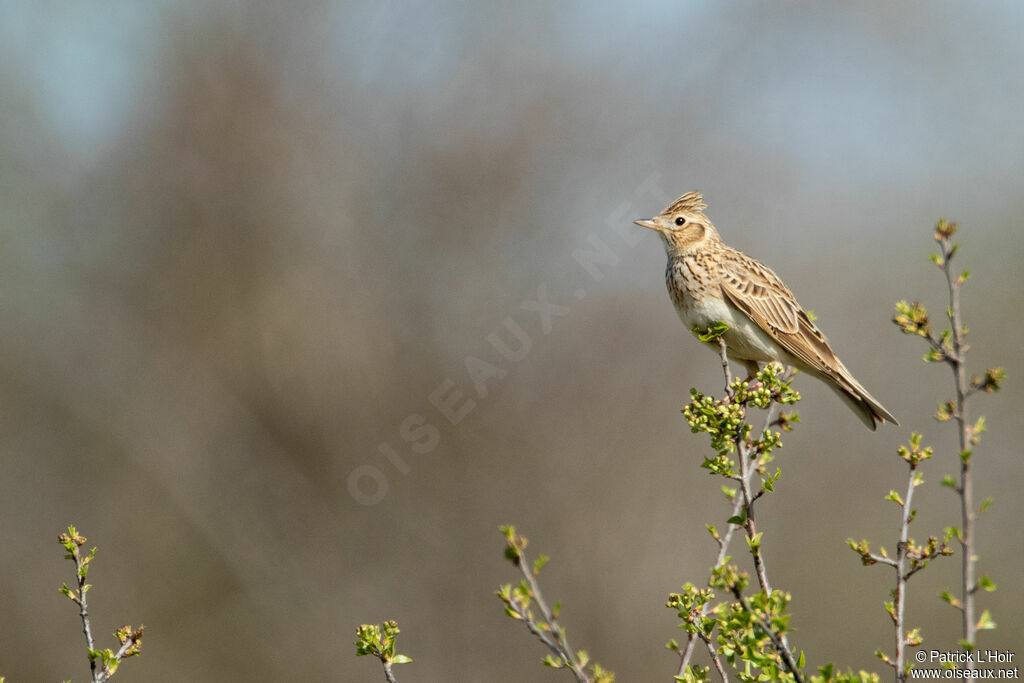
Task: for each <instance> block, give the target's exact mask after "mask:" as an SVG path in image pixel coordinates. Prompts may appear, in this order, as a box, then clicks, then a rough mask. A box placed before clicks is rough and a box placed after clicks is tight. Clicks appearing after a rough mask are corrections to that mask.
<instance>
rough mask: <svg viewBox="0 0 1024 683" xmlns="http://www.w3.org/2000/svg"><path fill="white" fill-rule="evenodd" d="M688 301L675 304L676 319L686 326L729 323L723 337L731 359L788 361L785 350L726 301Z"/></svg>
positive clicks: (708, 298) (790, 362)
mask: <svg viewBox="0 0 1024 683" xmlns="http://www.w3.org/2000/svg"><path fill="white" fill-rule="evenodd" d="M687 303H689V304H690V305H688V306H683V307H679V308H677V309H676V310H677V311H678V313H679V319H680V320H682V321H683V325H685V326H686V329H687V330H690V329H693V328H694V327H698V328H700V329H707V328H709V327H711V326H712V325H714V324H715V323H717V322H723V323H725V324H726V325H728V326H729V331H728V332H726V333H725V334H724V335H723V337H724V338H725V346H726V349H727V351H728V354H729V357H730V358H732V359H733V360H738V361H745V360H756V361H759V362H762V363H766V362H770V361H779V362H780V363H783V364H786V365H791V364H792V359H791V358H790V356H789V354H788V353H786V352H785V351H784V350H783V349H782V348H780V347H779V345H778V344H777V343H775V342H774V341H773V340H772V338H771V337H769V336H768V333H766V332H765V331H764V330H762V329H761V328H760V327H759V326H758V325H757V323H755V322H754V321H753V320H751V319H750V318H748V317H747V316H746V314H745V313H743V312H742V311H740V310H739V309H737V308H735V307H734V306H732V305H730V304H728V303H726V302H725V301H724V300H722V299H718V298H715V297H712V296H706V297H704V299H703V300H702V301H701V302H700V304H697V303H696V302H694V301H692V300H690V301H688V302H687Z"/></svg>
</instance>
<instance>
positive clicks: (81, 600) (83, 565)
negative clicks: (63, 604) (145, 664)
mask: <svg viewBox="0 0 1024 683" xmlns="http://www.w3.org/2000/svg"><path fill="white" fill-rule="evenodd" d="M57 541H58V542H59V543H60V544H61V545H62V546H64V550H66V551H67V554H66V555H65V557H66V558H67V559H69V560H72V561H73V562H74V563H75V590H72V589H70V588H68V585H67V584H66V583H65V584H64V585H63V586H61V589H60V592H61V593H62V594H64V595H65V596H67V597H68V598H69V599H70V600H71V601H72V602H74V603H75V604H76V605H78V614H79V617H80V618H81V619H82V633H84V634H85V644H86V647H87V648H88V653H89V673H90V677H91V678H92V680H93V683H104V681H107V680H110V678H111V676H113V675H114V673H116V672H117V668H118V666H119V665H120V664H121V662H122V661H123V660H124V659H127V658H128V657H134V656H135V655H137V654H139V652H140V651H141V648H142V634H143V631H144V630H145V627H144V626H140V627H139V628H138V629H137V630H136V629H133V628H132V627H131V626H122V627H121V628H119V629H118V630H117V631H116V632H115V633H114V635H115V636H117V638H118V640H119V641H120V643H121V647H120V648H118V650H117V652H114V651H112V650H109V649H107V650H103V651H97V650H96V645H95V641H94V640H93V637H92V627H91V625H90V623H89V607H88V598H87V594H88V592H89V589H90V588H91V586H90V585H89V584H88V583H87V582H86V577H87V576H88V574H89V563H90V562H92V560H93V558H94V557H95V556H96V548H93V549H92V550H90V551H89V554H87V555H83V554H82V552H81V548H82V546H83V545H85V541H86V538H85V537H84V536H82V535H80V534H79V533H78V531H77V529H75V527H73V526H69V527H68V530H67V533H63V534H61V535H60V537H58V539H57Z"/></svg>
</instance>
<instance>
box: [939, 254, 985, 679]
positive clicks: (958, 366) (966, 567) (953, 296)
mask: <svg viewBox="0 0 1024 683" xmlns="http://www.w3.org/2000/svg"><path fill="white" fill-rule="evenodd" d="M940 244H941V246H942V252H943V254H942V256H943V262H942V270H943V272H944V273H945V275H946V284H947V286H948V288H949V322H950V326H951V327H952V336H951V339H952V342H953V354H952V355H948V354H947V355H946V361H947V363H948V364H949V366H950V369H951V370H952V371H953V379H954V381H955V383H956V415H955V417H956V421H957V427H958V430H957V431H958V432H959V434H958V436H959V440H960V453H961V457H960V486H959V489H958V491H957V492H958V493H959V494H960V517H961V523H962V526H963V529H962V533H963V537H962V539H961V546H962V550H963V552H962V556H963V559H962V562H963V572H962V578H963V582H962V585H961V586H962V591H963V636H964V640H966V641H967V642H968V643H971V645H973V644H974V640H975V637H976V634H975V626H976V622H975V619H974V592H975V578H974V576H975V563H976V562H977V558H976V557H975V555H974V520H975V515H974V483H973V480H972V479H971V462H970V458H965V457H963V454H964V453H966V452H967V450H968V448H969V447H970V443H969V442H970V434H969V430H970V427H969V426H968V422H967V395H968V392H969V387H968V383H967V368H966V367H965V362H964V356H965V354H966V352H967V345H966V344H965V343H964V331H963V322H962V320H961V318H960V282H959V276H958V275H955V274H954V272H953V268H952V266H951V261H952V259H953V254H954V252H955V249H954V248H953V246H952V244H951V241H950V237H943V238H942V239H941V241H940ZM967 668H968V669H974V662H967Z"/></svg>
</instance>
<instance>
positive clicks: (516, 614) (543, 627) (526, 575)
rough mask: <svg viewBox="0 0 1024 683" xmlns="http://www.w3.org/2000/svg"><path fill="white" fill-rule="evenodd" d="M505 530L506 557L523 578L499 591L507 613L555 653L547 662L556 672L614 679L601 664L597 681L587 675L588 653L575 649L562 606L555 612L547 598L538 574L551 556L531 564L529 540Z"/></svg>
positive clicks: (587, 680)
mask: <svg viewBox="0 0 1024 683" xmlns="http://www.w3.org/2000/svg"><path fill="white" fill-rule="evenodd" d="M501 531H502V533H503V534H504V536H505V541H506V543H507V547H506V549H505V557H506V558H507V559H508V560H509V561H510V562H511V563H512V564H514V565H515V566H516V567H518V568H519V572H520V574H522V577H523V580H522V582H521V583H520V585H519V586H518V587H516V588H513V587H512V586H511V585H505V586H502V587H501V589H499V590H498V591H497V592H496V595H497V596H498V597H499V598H500V599H501V601H502V602H503V603H505V613H506V614H507V615H508V616H510V617H512V618H513V619H517V620H519V621H522V622H523V623H524V624H525V625H526V628H527V630H529V631H530V633H532V634H533V635H534V636H536V637H537V639H538V640H540V642H541V643H543V644H544V646H545V647H547V648H548V649H549V650H550V651H551V654H550V655H549V656H548V657H547V658H545V660H544V663H545V664H546V665H547V666H550V667H552V668H556V669H558V668H567V669H569V670H570V671H571V672H572V674H573V676H575V678H576V680H577V682H578V683H591V681H592V680H593V681H611V680H613V678H612V677H611V674H610V672H608V671H605V670H604V669H602V668H601V667H599V666H598V665H597V664H594V665H593V670H594V676H593V678H592V677H590V676H588V675H587V673H586V666H587V663H588V661H589V659H588V657H587V654H586V653H585V652H582V651H581V652H579V653H577V652H575V651H574V650H573V649H572V647H571V646H570V645H569V638H568V636H566V633H565V628H563V627H562V626H561V625H560V624H559V623H558V613H559V610H560V608H559V605H558V604H555V606H554V608H553V609H552V608H551V607H550V606H549V605H548V603H547V601H546V600H545V599H544V595H543V594H542V593H541V590H540V584H539V583H538V582H537V574H538V573H539V572H540V569H541V567H543V566H544V564H545V563H546V562H547V557H546V556H543V555H542V556H541V557H540V558H539V559H538V560H537V561H535V562H533V563H532V564H531V563H530V562H529V561H528V560H527V558H526V552H525V550H526V543H527V541H526V538H525V537H523V536H521V535H517V534H516V532H515V528H514V527H512V526H504V527H502V528H501ZM531 602H533V603H535V604H536V605H537V608H538V609H539V610H540V613H541V619H540V620H538V619H537V618H536V617H535V616H534V614H533V612H532V610H531V609H530V603H531Z"/></svg>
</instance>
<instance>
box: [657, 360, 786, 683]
mask: <svg viewBox="0 0 1024 683" xmlns="http://www.w3.org/2000/svg"><path fill="white" fill-rule="evenodd" d="M722 370H723V373H724V374H725V382H726V391H727V392H728V391H730V389H729V385H730V384H732V373H731V372H730V371H729V363H728V360H726V362H725V363H724V364H723V365H722ZM774 410H775V406H774V405H772V406H771V407H769V408H768V414H767V415H766V416H765V420H764V427H763V428H762V429H761V431H762V432H764V431H765V430H767V429H769V428H770V427H771V425H772V421H773V420H774ZM753 473H754V468H752V467H751V468H749V469H748V470H747V473H746V479H747V481H748V482H749V481H750V477H751V476H752V475H753ZM744 505H745V504H744V500H743V498H742V497H737V498H736V500H735V502H734V503H733V506H732V514H731V515H730V517H737V516H739V514H740V513H741V512H743V508H744ZM737 528H738V527H737V526H735V525H734V524H728V525H727V528H726V531H725V534H724V535H723V536H721V537H720V538H719V539H718V556H717V557H715V564H714V568H715V569H717V568H719V567H721V566H722V564H723V563H724V562H725V558H726V557H728V553H729V544H730V543H731V542H732V537H733V534H734V533H735V532H736V529H737ZM707 611H708V605H704V606H703V607H702V608H701V611H700V616H704V615H705V614H707ZM696 644H697V636H696V634H693V633H691V634H690V635H689V636H687V639H686V646H685V647H684V648H683V649H682V651H681V652H680V653H679V671H678V672H677V673H676V675H677V676H682V675H683V673H684V672H685V671H686V667H687V666H689V665H690V659H691V658H692V657H693V650H694V647H695V646H696Z"/></svg>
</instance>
